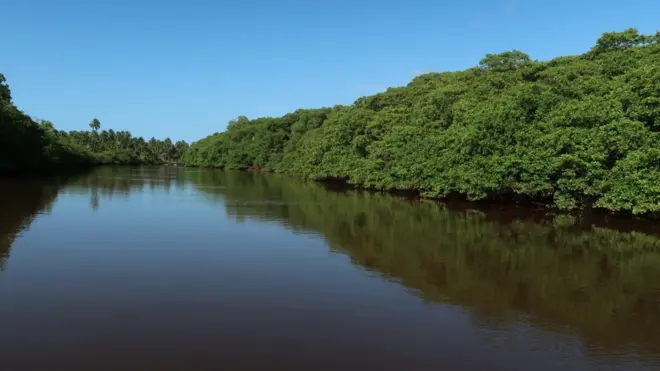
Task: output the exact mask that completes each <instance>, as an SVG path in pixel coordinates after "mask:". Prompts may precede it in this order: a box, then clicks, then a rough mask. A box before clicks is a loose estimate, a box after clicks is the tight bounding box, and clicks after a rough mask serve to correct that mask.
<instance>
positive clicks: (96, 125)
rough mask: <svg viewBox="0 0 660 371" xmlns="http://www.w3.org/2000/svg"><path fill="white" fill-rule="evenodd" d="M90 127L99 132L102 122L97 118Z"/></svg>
mask: <svg viewBox="0 0 660 371" xmlns="http://www.w3.org/2000/svg"><path fill="white" fill-rule="evenodd" d="M89 127H90V128H91V129H92V130H94V131H98V130H99V129H100V128H101V122H100V121H99V120H98V119H96V118H95V119H93V120H92V122H90V123H89Z"/></svg>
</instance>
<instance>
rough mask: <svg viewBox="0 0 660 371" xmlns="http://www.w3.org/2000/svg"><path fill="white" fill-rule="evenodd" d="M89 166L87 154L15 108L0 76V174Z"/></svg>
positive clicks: (88, 155) (41, 171)
mask: <svg viewBox="0 0 660 371" xmlns="http://www.w3.org/2000/svg"><path fill="white" fill-rule="evenodd" d="M92 163H93V156H92V154H91V153H90V152H89V151H87V150H86V149H84V148H82V147H80V146H77V145H75V144H74V143H71V142H70V141H66V140H61V139H60V138H58V137H57V135H55V133H54V132H53V131H51V130H49V127H48V126H44V125H39V124H38V123H36V122H35V121H34V120H32V119H31V118H30V117H29V116H27V115H26V114H24V113H23V112H21V111H20V110H19V109H18V108H16V106H15V105H14V104H13V103H12V99H11V91H10V90H9V87H8V86H7V84H6V83H5V78H4V76H3V75H2V74H0V175H2V174H7V173H45V172H58V171H62V170H65V169H69V168H72V167H80V166H85V165H90V164H92Z"/></svg>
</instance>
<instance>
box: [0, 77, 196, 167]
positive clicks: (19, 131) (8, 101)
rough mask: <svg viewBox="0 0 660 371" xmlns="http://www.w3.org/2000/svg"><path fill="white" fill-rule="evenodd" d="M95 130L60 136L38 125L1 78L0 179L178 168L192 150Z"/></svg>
mask: <svg viewBox="0 0 660 371" xmlns="http://www.w3.org/2000/svg"><path fill="white" fill-rule="evenodd" d="M89 126H90V128H91V129H92V131H87V132H85V131H72V132H68V133H67V132H65V131H58V130H57V129H55V127H54V126H53V124H52V123H51V122H50V121H40V122H36V121H35V120H33V119H32V118H30V117H29V116H28V115H26V114H25V113H23V112H21V111H20V110H19V109H18V108H17V107H16V106H15V105H14V104H13V102H12V97H11V90H10V89H9V86H8V85H7V84H6V83H5V77H4V76H3V75H2V74H0V175H3V174H9V173H11V174H16V173H26V174H43V173H59V172H61V171H64V170H70V169H78V168H80V167H82V166H90V165H98V164H163V163H176V162H178V161H179V159H180V157H181V156H182V154H183V153H184V152H185V151H186V150H187V149H188V144H187V143H186V142H183V141H179V142H176V143H172V141H171V140H170V139H169V138H168V139H165V140H162V141H161V140H156V139H154V138H152V139H151V140H149V141H145V140H144V139H143V138H133V137H132V136H131V133H129V132H126V131H119V132H115V131H113V130H107V131H106V130H103V131H101V132H100V133H99V131H98V130H99V129H100V128H101V122H100V121H99V120H98V119H93V120H92V122H91V123H90V124H89Z"/></svg>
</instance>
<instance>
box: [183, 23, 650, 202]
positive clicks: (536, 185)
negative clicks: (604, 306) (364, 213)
mask: <svg viewBox="0 0 660 371" xmlns="http://www.w3.org/2000/svg"><path fill="white" fill-rule="evenodd" d="M659 130H660V33H658V34H656V35H652V36H645V35H640V34H639V33H638V32H637V31H636V30H634V29H630V30H626V31H624V32H619V33H606V34H603V36H602V37H601V38H600V39H599V40H598V42H597V44H596V45H595V46H594V47H593V48H592V49H591V50H590V51H589V52H587V53H585V54H583V55H579V56H570V57H560V58H556V59H554V60H551V61H547V62H544V61H533V60H532V59H531V58H530V57H529V56H528V55H526V54H524V53H522V52H520V51H516V50H514V51H510V52H505V53H501V54H489V55H486V57H485V58H484V59H483V60H482V61H481V62H480V64H479V65H478V66H476V67H474V68H470V69H468V70H465V71H459V72H445V73H431V74H426V75H422V76H419V77H417V78H415V79H414V80H413V81H412V82H410V83H409V84H408V85H407V86H404V87H397V88H390V89H388V90H387V91H386V92H383V93H380V94H376V95H373V96H369V97H362V98H360V99H358V100H357V101H356V102H355V103H354V104H352V105H351V106H336V107H333V108H327V109H318V110H299V111H296V112H294V113H291V114H288V115H285V116H283V117H279V118H259V119H254V120H250V119H248V118H246V117H240V118H239V119H237V120H235V121H232V122H230V123H229V125H228V127H227V130H226V131H225V132H222V133H216V134H214V135H211V136H209V137H207V138H204V139H202V140H200V141H198V142H196V143H194V144H193V145H192V147H191V148H190V150H189V151H188V152H187V153H186V154H185V155H184V157H183V159H182V162H183V163H184V164H186V165H191V166H215V167H224V168H230V169H248V168H259V169H265V170H269V171H276V172H283V173H290V174H297V175H302V176H304V177H306V178H310V179H318V180H321V179H340V180H343V181H346V182H347V183H349V184H352V185H355V186H359V187H368V188H374V189H379V190H413V191H416V192H419V193H421V194H423V195H424V196H428V197H438V198H444V197H448V196H453V195H460V196H463V197H467V198H468V199H470V200H480V199H487V198H507V199H525V200H537V201H542V202H544V203H547V204H551V205H554V206H556V207H559V208H562V209H574V208H580V207H587V206H595V207H598V208H603V209H607V210H611V211H624V212H632V213H635V214H644V213H656V212H659V211H660V145H659V144H660V137H659V134H658V131H659Z"/></svg>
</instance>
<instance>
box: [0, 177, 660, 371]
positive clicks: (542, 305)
mask: <svg viewBox="0 0 660 371" xmlns="http://www.w3.org/2000/svg"><path fill="white" fill-rule="evenodd" d="M655 228H656V227H655V224H650V223H645V222H641V221H625V223H624V221H618V220H606V219H602V218H601V219H592V218H587V217H577V218H576V217H569V216H553V215H546V213H545V212H544V211H542V210H541V211H539V210H536V211H529V210H524V209H510V208H509V209H504V208H503V209H498V208H493V207H491V208H490V209H478V210H476V209H472V210H470V209H463V208H456V207H447V206H443V205H440V204H437V203H432V202H425V201H415V200H407V199H404V198H400V197H393V196H388V195H383V194H370V193H365V192H356V191H331V190H328V189H326V188H324V186H322V185H320V184H315V183H305V182H301V181H299V180H296V179H292V178H288V177H285V176H278V175H272V174H248V173H239V172H224V171H209V170H198V169H177V168H101V169H98V170H96V171H95V172H93V173H91V174H89V175H85V176H81V177H77V178H72V179H59V180H55V179H50V180H48V181H45V180H44V181H36V180H32V181H14V182H8V181H2V182H0V369H1V370H8V371H13V370H17V371H23V370H67V371H76V370H85V371H94V370H113V371H114V370H122V371H123V370H141V371H145V370H406V371H407V370H525V371H527V370H535V371H536V370H553V371H554V370H562V371H568V370H653V369H660V237H659V236H660V234H658V233H656V232H655V231H654V229H655Z"/></svg>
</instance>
